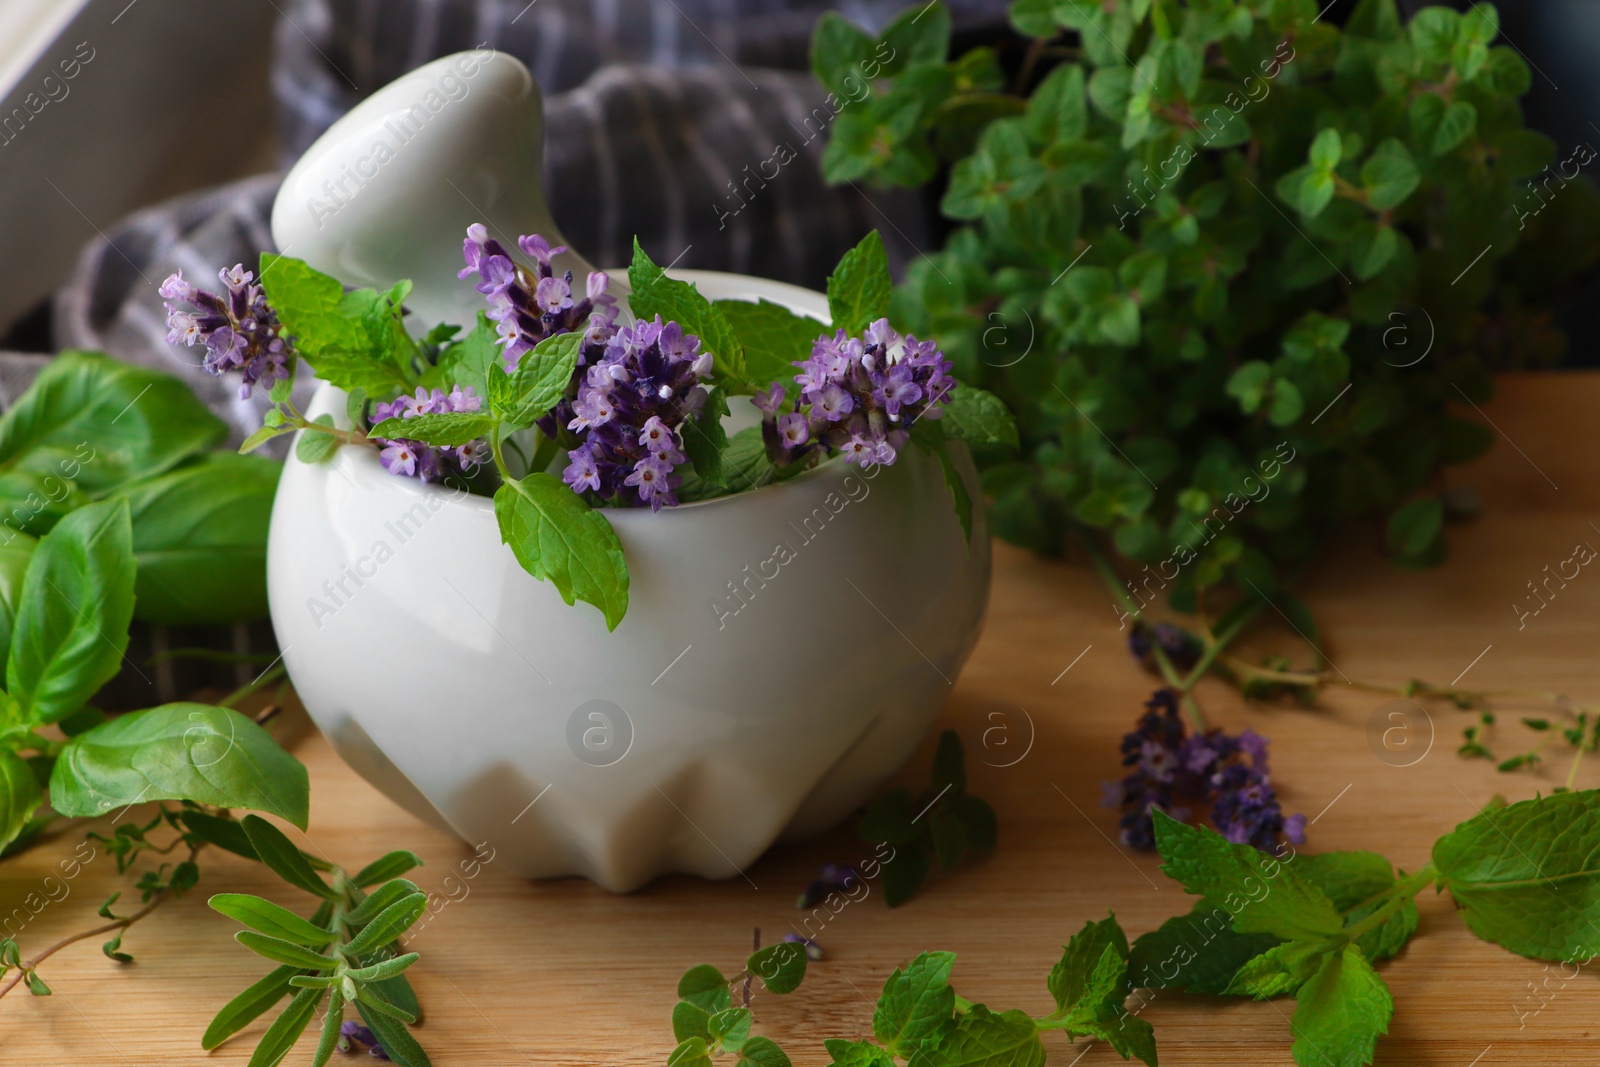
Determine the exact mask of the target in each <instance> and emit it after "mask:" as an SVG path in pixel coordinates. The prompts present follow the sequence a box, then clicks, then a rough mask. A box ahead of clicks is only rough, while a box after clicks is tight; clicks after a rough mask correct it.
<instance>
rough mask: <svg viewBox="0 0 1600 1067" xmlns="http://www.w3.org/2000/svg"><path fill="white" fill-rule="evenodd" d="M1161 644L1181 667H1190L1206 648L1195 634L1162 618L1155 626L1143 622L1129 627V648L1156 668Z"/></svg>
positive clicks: (1173, 661)
mask: <svg viewBox="0 0 1600 1067" xmlns="http://www.w3.org/2000/svg"><path fill="white" fill-rule="evenodd" d="M1152 640H1153V641H1154V644H1152ZM1158 645H1159V646H1160V648H1161V650H1162V651H1163V652H1165V653H1166V654H1167V659H1168V660H1170V661H1171V663H1172V665H1173V666H1175V667H1177V668H1178V669H1179V670H1188V669H1189V668H1191V667H1193V666H1194V665H1195V664H1196V663H1198V662H1200V653H1201V652H1202V651H1203V646H1202V645H1201V644H1200V641H1199V640H1198V639H1197V638H1196V637H1195V636H1194V635H1193V634H1191V633H1189V631H1187V630H1185V629H1183V628H1182V627H1181V626H1174V625H1173V624H1172V623H1170V622H1158V623H1156V624H1154V625H1153V626H1147V625H1146V624H1145V623H1142V622H1139V623H1135V624H1134V627H1133V629H1132V630H1130V631H1128V651H1129V652H1131V653H1133V658H1134V659H1136V660H1138V661H1139V662H1140V663H1141V664H1143V665H1144V666H1146V667H1149V668H1152V669H1153V668H1154V665H1155V658H1154V657H1155V647H1156V646H1158Z"/></svg>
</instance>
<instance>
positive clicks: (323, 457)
mask: <svg viewBox="0 0 1600 1067" xmlns="http://www.w3.org/2000/svg"><path fill="white" fill-rule="evenodd" d="M311 421H312V422H314V423H316V424H317V425H319V426H330V427H331V426H332V425H333V416H332V415H328V414H323V415H318V416H317V417H316V418H314V419H312V420H311ZM339 444H340V442H339V438H337V437H335V436H334V435H333V434H331V433H323V432H322V431H321V430H312V429H305V430H301V431H300V436H299V438H298V439H296V441H295V443H294V455H295V458H296V459H298V460H299V461H300V462H301V463H311V464H317V463H326V462H328V460H330V459H332V458H333V454H334V453H335V452H337V451H339Z"/></svg>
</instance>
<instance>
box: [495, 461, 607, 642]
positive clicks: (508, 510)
mask: <svg viewBox="0 0 1600 1067" xmlns="http://www.w3.org/2000/svg"><path fill="white" fill-rule="evenodd" d="M494 512H495V518H496V519H497V520H498V521H499V524H500V539H501V540H502V541H503V542H505V543H506V544H508V545H510V546H511V551H512V553H513V554H514V555H515V556H516V557H517V562H518V563H520V564H522V569H523V570H525V571H527V572H528V573H529V574H531V575H533V576H534V577H535V578H539V579H541V580H544V581H548V582H550V583H552V584H553V585H554V586H555V587H556V591H557V592H558V593H560V594H561V599H562V600H564V601H566V602H567V603H568V604H571V603H573V602H574V601H575V600H582V601H584V602H585V603H589V604H593V605H594V606H595V607H597V608H599V609H600V610H601V612H602V613H603V614H604V615H605V617H606V628H607V629H608V630H615V629H616V628H617V625H618V624H619V623H621V622H622V617H623V615H624V614H626V612H627V610H628V568H627V564H626V563H625V562H624V561H623V558H622V542H621V541H619V540H618V539H617V534H616V531H615V530H613V529H612V528H611V523H609V522H608V521H606V518H605V516H604V515H602V514H600V513H599V512H597V511H593V510H591V509H590V507H589V505H588V504H586V503H584V501H583V499H582V498H581V497H579V496H578V495H577V494H576V493H574V492H573V491H572V490H571V489H570V488H568V487H567V485H566V484H565V483H563V482H562V481H561V479H560V478H557V477H556V476H555V475H553V474H546V473H544V472H542V471H541V472H535V473H533V474H530V475H528V476H527V477H526V478H523V479H522V480H521V481H509V482H506V483H504V484H503V485H501V486H500V488H499V489H498V490H496V491H495V494H494Z"/></svg>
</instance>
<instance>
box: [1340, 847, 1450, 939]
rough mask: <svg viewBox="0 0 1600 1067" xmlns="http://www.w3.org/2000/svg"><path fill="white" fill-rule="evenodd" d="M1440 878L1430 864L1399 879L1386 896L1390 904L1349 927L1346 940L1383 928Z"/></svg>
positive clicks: (1346, 931) (1345, 933)
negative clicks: (1396, 913)
mask: <svg viewBox="0 0 1600 1067" xmlns="http://www.w3.org/2000/svg"><path fill="white" fill-rule="evenodd" d="M1438 877H1439V872H1438V871H1437V870H1435V869H1434V866H1433V864H1431V863H1430V864H1428V865H1427V866H1426V867H1423V868H1422V869H1421V870H1420V871H1417V872H1416V873H1415V874H1408V875H1406V876H1405V877H1404V878H1401V879H1399V880H1398V881H1396V882H1395V883H1394V885H1392V886H1390V887H1389V889H1388V890H1387V892H1386V893H1385V894H1384V895H1385V896H1387V897H1388V898H1389V901H1388V903H1386V904H1384V905H1383V907H1381V908H1379V909H1378V910H1377V911H1375V912H1373V913H1372V914H1371V915H1368V916H1367V917H1366V918H1365V919H1362V920H1361V921H1360V922H1358V923H1356V924H1355V925H1354V926H1351V927H1347V928H1346V929H1345V931H1344V936H1345V939H1346V940H1347V941H1355V940H1356V939H1357V938H1359V937H1360V936H1361V935H1362V934H1365V933H1366V932H1367V931H1369V930H1375V929H1377V928H1378V927H1380V926H1382V925H1383V924H1384V923H1385V922H1387V921H1388V920H1389V916H1391V915H1393V914H1394V913H1395V912H1397V911H1399V910H1400V909H1401V908H1403V907H1405V906H1406V904H1407V903H1408V902H1409V901H1410V900H1411V899H1412V898H1413V897H1415V896H1416V895H1417V894H1418V893H1420V892H1422V891H1423V890H1424V889H1426V888H1427V887H1428V886H1429V885H1431V884H1432V883H1433V882H1434V880H1435V879H1437V878H1438Z"/></svg>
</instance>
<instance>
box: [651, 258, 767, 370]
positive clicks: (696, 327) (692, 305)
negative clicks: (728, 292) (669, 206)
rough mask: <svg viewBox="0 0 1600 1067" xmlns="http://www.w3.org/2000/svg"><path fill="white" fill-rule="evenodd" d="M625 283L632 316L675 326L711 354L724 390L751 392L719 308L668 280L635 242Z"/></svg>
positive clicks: (688, 285) (741, 355) (687, 287)
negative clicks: (652, 319)
mask: <svg viewBox="0 0 1600 1067" xmlns="http://www.w3.org/2000/svg"><path fill="white" fill-rule="evenodd" d="M628 282H629V284H630V285H632V286H633V293H632V294H631V295H630V296H629V297H628V306H629V307H630V308H632V310H633V313H634V314H635V315H637V316H639V317H640V318H642V319H649V318H652V317H654V316H656V315H660V316H661V318H662V321H664V322H676V323H678V325H680V326H682V327H683V330H684V332H685V333H692V334H694V335H695V336H696V337H699V338H700V344H701V350H702V351H705V352H710V353H711V355H712V361H713V370H714V373H715V374H716V377H717V381H718V382H719V383H721V384H722V385H723V387H724V388H728V389H730V390H732V391H735V392H740V391H743V392H748V391H749V390H750V386H749V381H748V379H749V373H748V370H747V368H746V367H745V359H744V348H743V346H742V345H740V344H739V339H738V337H737V336H735V334H734V331H733V327H732V325H730V324H729V322H728V319H727V316H726V315H724V314H723V312H722V308H721V307H720V306H719V305H716V304H713V303H711V301H709V300H707V299H706V298H705V297H703V296H701V295H700V292H699V290H697V289H696V288H695V287H694V286H693V285H692V284H691V283H689V282H684V281H678V280H677V279H675V278H669V277H667V272H666V271H665V270H663V269H661V268H660V267H658V266H656V265H655V263H654V262H652V261H651V259H650V257H649V256H648V255H646V254H645V251H644V249H643V248H642V247H640V245H639V242H638V240H637V239H635V240H634V242H633V263H632V265H630V266H629V267H628Z"/></svg>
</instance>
